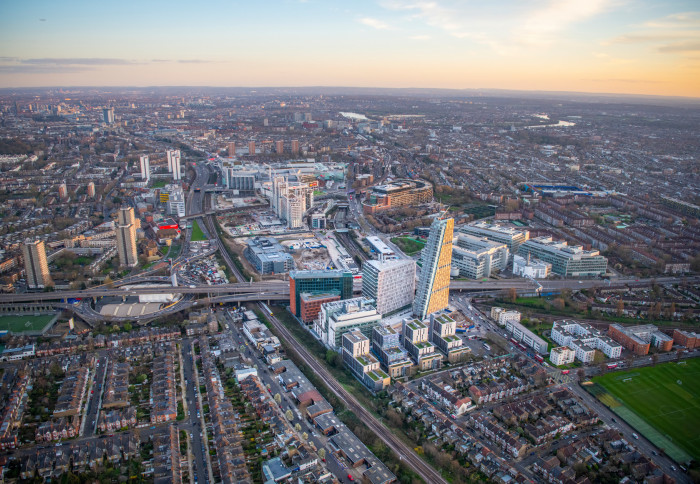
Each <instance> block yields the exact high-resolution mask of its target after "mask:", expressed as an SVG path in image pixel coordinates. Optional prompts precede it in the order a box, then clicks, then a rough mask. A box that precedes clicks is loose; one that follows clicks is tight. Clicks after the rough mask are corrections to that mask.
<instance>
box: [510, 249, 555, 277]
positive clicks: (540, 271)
mask: <svg viewBox="0 0 700 484" xmlns="http://www.w3.org/2000/svg"><path fill="white" fill-rule="evenodd" d="M551 271H552V264H550V263H549V262H545V261H542V260H539V259H530V260H527V259H526V258H525V257H520V256H519V255H514V256H513V275H514V276H521V277H529V278H532V279H544V278H546V277H548V276H549V273H550V272H551Z"/></svg>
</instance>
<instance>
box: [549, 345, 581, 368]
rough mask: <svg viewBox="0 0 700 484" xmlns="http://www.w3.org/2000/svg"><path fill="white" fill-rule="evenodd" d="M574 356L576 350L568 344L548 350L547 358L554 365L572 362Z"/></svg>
mask: <svg viewBox="0 0 700 484" xmlns="http://www.w3.org/2000/svg"><path fill="white" fill-rule="evenodd" d="M575 358H576V352H575V351H574V350H572V349H571V348H569V347H568V346H557V347H556V348H552V350H551V351H550V352H549V360H550V361H551V362H552V364H553V365H555V366H560V365H568V364H569V363H573V362H574V359H575Z"/></svg>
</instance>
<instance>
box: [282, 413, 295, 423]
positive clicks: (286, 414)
mask: <svg viewBox="0 0 700 484" xmlns="http://www.w3.org/2000/svg"><path fill="white" fill-rule="evenodd" d="M284 416H285V417H287V420H289V421H290V422H291V421H292V419H294V414H293V413H292V411H291V410H287V411H286V412H284Z"/></svg>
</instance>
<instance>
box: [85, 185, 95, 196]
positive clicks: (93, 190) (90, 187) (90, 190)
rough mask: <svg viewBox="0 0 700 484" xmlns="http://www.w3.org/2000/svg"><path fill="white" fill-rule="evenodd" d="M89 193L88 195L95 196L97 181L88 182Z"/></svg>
mask: <svg viewBox="0 0 700 484" xmlns="http://www.w3.org/2000/svg"><path fill="white" fill-rule="evenodd" d="M87 194H88V197H91V198H92V197H94V196H95V183H94V182H90V183H88V186H87Z"/></svg>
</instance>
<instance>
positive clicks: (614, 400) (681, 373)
mask: <svg viewBox="0 0 700 484" xmlns="http://www.w3.org/2000/svg"><path fill="white" fill-rule="evenodd" d="M593 382H594V383H596V384H597V385H591V386H589V387H593V388H589V391H591V393H593V394H595V395H596V397H597V398H598V399H599V400H600V401H602V402H603V403H604V404H605V405H607V406H608V407H610V408H611V410H613V411H614V412H615V413H616V414H618V415H619V416H620V417H622V418H623V419H624V420H626V421H627V422H628V423H629V424H630V425H632V426H633V427H634V428H635V429H637V430H638V431H639V433H641V434H643V435H644V436H645V437H646V438H648V439H649V440H650V441H651V442H653V443H654V444H655V445H657V446H658V447H659V448H662V449H664V451H665V452H666V453H667V454H668V455H669V456H670V457H671V458H673V459H674V460H676V461H677V462H687V461H688V460H690V458H693V459H696V460H698V459H700V434H698V429H700V359H697V358H696V359H691V360H683V361H682V362H680V363H665V364H661V365H657V366H653V367H647V368H637V369H632V370H629V371H623V372H613V373H608V374H607V375H603V376H599V377H595V378H594V379H593Z"/></svg>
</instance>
